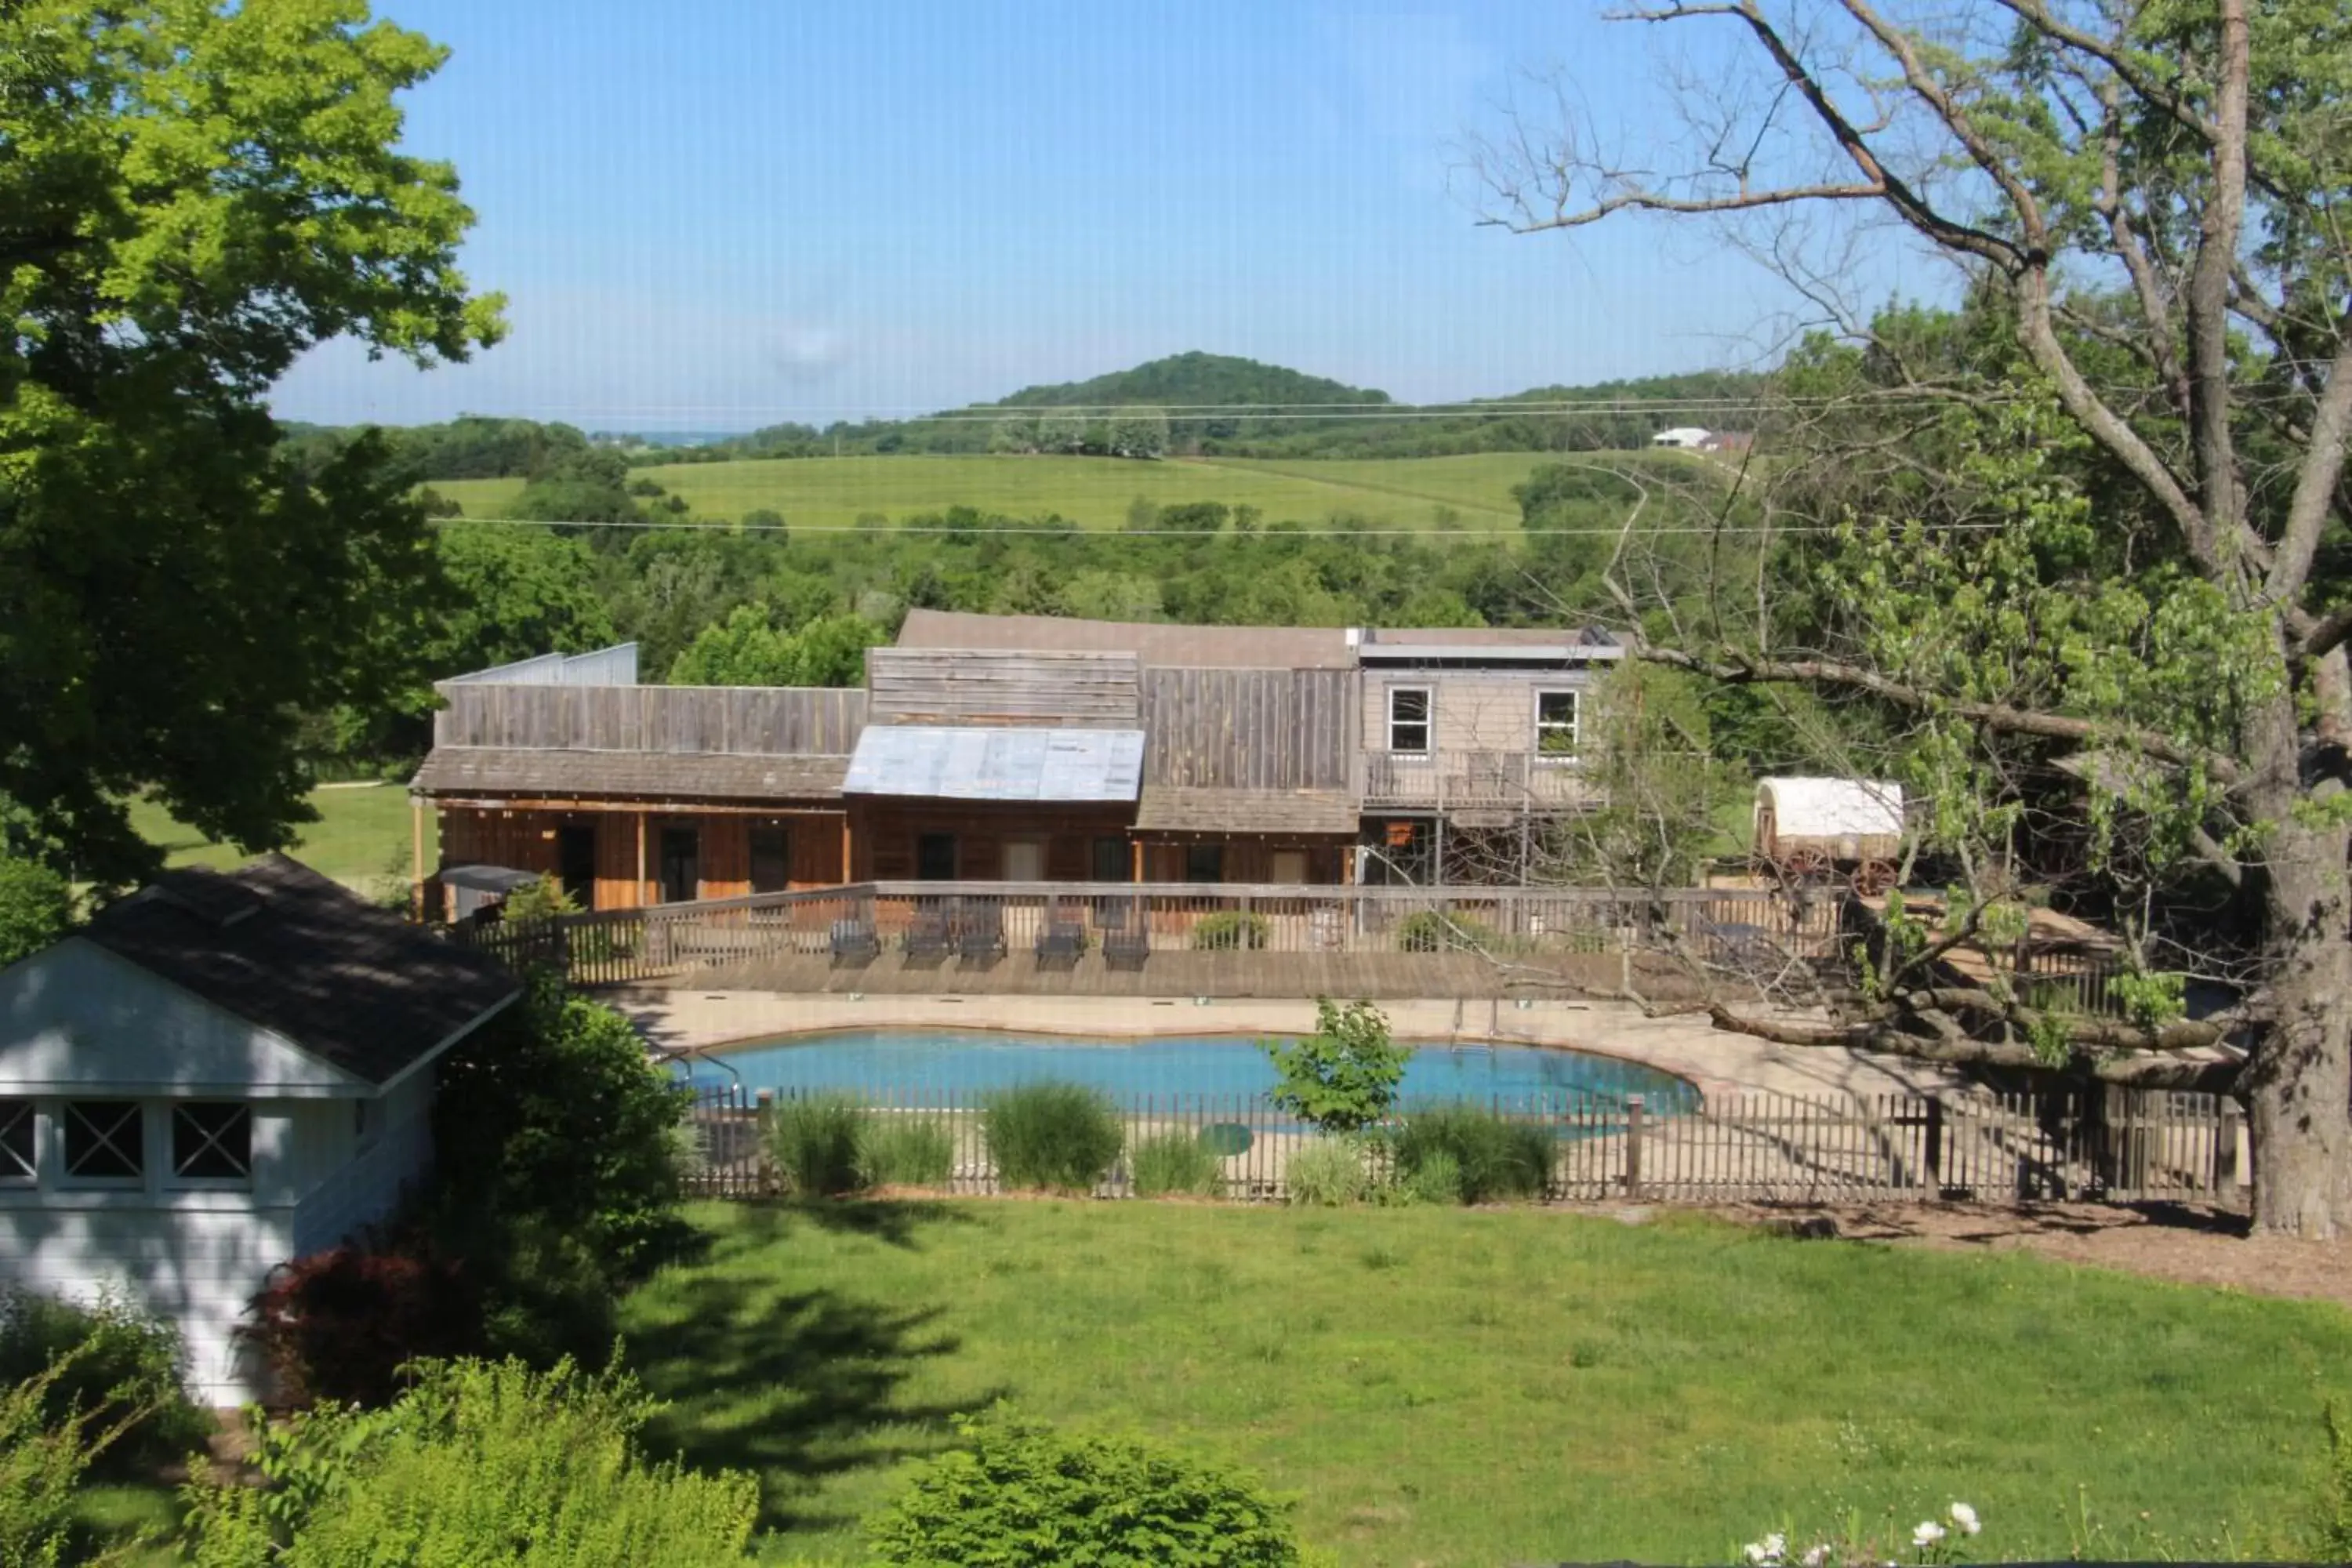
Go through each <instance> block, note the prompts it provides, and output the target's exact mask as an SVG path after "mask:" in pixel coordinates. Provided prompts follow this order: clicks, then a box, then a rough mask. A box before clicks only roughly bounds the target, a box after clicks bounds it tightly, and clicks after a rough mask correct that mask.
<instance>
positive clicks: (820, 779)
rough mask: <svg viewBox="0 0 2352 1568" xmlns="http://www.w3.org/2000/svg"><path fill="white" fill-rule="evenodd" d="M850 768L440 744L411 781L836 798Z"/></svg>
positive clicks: (819, 760) (438, 790) (722, 755)
mask: <svg viewBox="0 0 2352 1568" xmlns="http://www.w3.org/2000/svg"><path fill="white" fill-rule="evenodd" d="M848 771H849V759H848V758H847V757H823V756H753V755H739V754H736V753H733V752H586V751H560V750H546V751H539V750H533V749H530V748H525V747H506V746H436V747H434V748H433V751H432V754H431V755H429V756H427V757H426V758H425V765H424V766H423V767H422V768H420V769H418V770H417V773H416V779H415V783H413V784H411V785H410V786H409V787H410V788H411V789H414V790H415V791H416V792H417V793H418V794H420V795H467V794H473V793H480V794H485V795H536V796H542V797H547V798H560V799H565V800H569V799H572V798H573V797H575V796H579V795H617V796H622V797H625V798H627V799H631V800H745V801H769V800H831V799H834V798H835V797H837V796H839V795H840V794H841V780H842V775H843V774H845V773H847V772H848Z"/></svg>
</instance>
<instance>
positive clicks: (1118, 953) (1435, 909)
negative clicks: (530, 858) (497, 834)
mask: <svg viewBox="0 0 2352 1568" xmlns="http://www.w3.org/2000/svg"><path fill="white" fill-rule="evenodd" d="M1049 932H1052V933H1055V934H1056V935H1059V936H1063V937H1065V938H1066V937H1067V936H1068V935H1070V934H1071V933H1073V932H1075V934H1076V945H1077V947H1078V950H1079V952H1080V954H1081V955H1084V956H1086V957H1087V958H1088V959H1089V960H1090V961H1094V962H1104V963H1118V962H1131V963H1148V962H1149V959H1150V954H1151V953H1153V952H1177V951H1181V952H1251V953H1277V954H1279V953H1375V952H1377V953H1423V954H1436V955H1443V954H1450V953H1465V952H1468V953H1478V954H1483V955H1485V956H1486V957H1489V958H1492V959H1495V960H1496V961H1498V962H1500V963H1520V962H1526V963H1541V962H1542V961H1543V960H1544V959H1546V958H1547V957H1557V956H1562V955H1570V954H1580V953H1588V954H1589V953H1601V952H1611V953H1613V952H1638V951H1644V950H1654V949H1658V948H1662V947H1668V946H1675V945H1681V946H1683V947H1685V949H1686V950H1688V951H1693V952H1698V953H1700V954H1701V955H1702V956H1707V957H1714V958H1721V959H1724V960H1725V961H1726V962H1739V963H1745V962H1750V961H1753V960H1755V958H1756V956H1757V954H1758V953H1759V952H1769V953H1771V954H1772V955H1774V956H1775V957H1776V958H1778V959H1784V960H1789V961H1794V962H1808V961H1811V960H1815V959H1822V958H1827V957H1829V956H1831V955H1832V954H1833V953H1835V952H1836V951H1837V949H1838V940H1839V939H1838V933H1837V910H1836V907H1835V905H1834V904H1832V903H1831V902H1829V901H1828V900H1816V901H1815V902H1814V903H1812V904H1811V905H1810V906H1807V907H1804V908H1802V909H1799V908H1798V907H1796V906H1793V905H1791V904H1790V901H1789V900H1786V899H1784V898H1781V897H1780V896H1779V895H1777V894H1774V893H1770V892H1763V891H1753V890H1748V889H1667V890H1664V891H1660V892H1657V893H1652V894H1627V893H1624V892H1621V891H1615V890H1608V889H1560V888H1469V887H1459V888H1391V887H1311V888H1302V887H1294V886H1275V885H1268V886H1240V885H1216V886H1207V885H1192V884H1164V883H1128V882H1087V883H1071V884H1047V883H1018V882H870V883H857V884H852V885H850V886H845V887H840V888H826V889H816V890H812V891H803V892H790V893H759V894H753V895H751V896H749V897H745V898H736V899H711V900H699V901H697V902H693V903H679V904H656V905H653V906H650V907H648V908H645V909H635V910H597V911H595V912H593V913H588V914H575V915H562V916H559V917H557V918H555V919H554V920H552V921H541V922H534V923H531V924H529V925H521V924H517V925H505V924H496V925H488V926H479V927H464V928H460V931H459V934H460V938H461V940H463V941H466V942H469V943H471V944H473V945H475V946H477V947H479V948H481V949H483V950H484V951H487V952H493V953H496V954H498V955H499V956H500V957H502V958H505V959H507V960H509V962H514V963H522V962H535V963H552V964H556V965H560V966H561V967H562V968H563V969H564V971H565V972H566V973H567V974H568V975H569V976H570V977H571V978H572V980H573V981H574V982H576V983H578V984H591V985H595V984H624V983H627V982H631V981H637V980H650V979H659V978H664V977H667V976H671V975H676V974H680V973H686V972H688V971H689V970H691V969H694V968H697V967H699V966H703V965H707V964H713V963H741V962H746V961H751V960H756V959H760V958H766V957H778V956H783V955H787V954H808V955H835V956H839V957H842V958H844V959H845V961H851V962H855V961H857V960H859V959H861V958H872V957H877V956H879V955H881V954H883V953H892V952H903V953H908V954H909V955H910V956H912V955H916V954H918V953H920V955H921V956H924V957H931V956H937V957H940V958H941V959H943V960H947V961H952V962H956V963H966V962H989V961H992V960H995V959H1034V960H1035V961H1037V962H1047V961H1049V959H1051V958H1054V957H1059V956H1063V955H1064V954H1063V953H1062V952H1060V951H1055V952H1048V950H1049V949H1054V948H1055V944H1054V943H1051V942H1044V941H1041V939H1042V938H1044V937H1045V936H1046V935H1047V934H1048V933H1049ZM990 933H994V935H995V937H996V939H997V940H996V941H995V942H989V941H987V940H986V939H987V938H988V936H989V934H990ZM968 938H970V939H971V940H970V941H968V940H967V939H968ZM1065 946H1066V943H1065ZM934 950H936V951H934ZM1743 955H1745V956H1744V957H1743Z"/></svg>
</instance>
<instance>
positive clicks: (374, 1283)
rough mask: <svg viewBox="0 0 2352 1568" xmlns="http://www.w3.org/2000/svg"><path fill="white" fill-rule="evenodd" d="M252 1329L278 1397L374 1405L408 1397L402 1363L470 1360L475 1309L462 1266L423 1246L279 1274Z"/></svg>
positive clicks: (256, 1303)
mask: <svg viewBox="0 0 2352 1568" xmlns="http://www.w3.org/2000/svg"><path fill="white" fill-rule="evenodd" d="M253 1315H254V1322H253V1324H252V1325H251V1326H250V1327H249V1328H247V1330H246V1334H247V1337H248V1338H249V1339H250V1340H251V1341H252V1342H254V1343H255V1344H256V1345H257V1346H258V1347H259V1349H260V1351H261V1353H262V1355H263V1357H264V1358H265V1359H266V1360H267V1361H268V1364H269V1368H270V1371H271V1373H273V1374H274V1375H275V1377H276V1379H277V1391H278V1397H279V1398H280V1399H282V1400H284V1401H286V1402H287V1403H289V1404H295V1405H308V1404H311V1403H313V1402H315V1401H318V1400H321V1399H326V1400H332V1401H334V1402H336V1403H338V1404H342V1403H348V1402H352V1401H357V1402H358V1403H360V1404H362V1405H368V1406H370V1407H373V1406H376V1405H383V1404H384V1403H385V1402H387V1401H389V1400H390V1399H392V1398H393V1396H394V1394H397V1393H398V1392H399V1389H400V1379H399V1377H398V1375H397V1373H398V1372H399V1370H400V1367H401V1366H402V1365H403V1363H407V1362H411V1361H415V1360H416V1359H418V1358H419V1357H423V1356H453V1355H459V1354H463V1353H464V1352H466V1351H467V1350H468V1349H470V1348H471V1347H470V1346H469V1344H468V1341H469V1339H470V1338H471V1337H472V1331H471V1324H472V1323H473V1321H474V1317H475V1314H474V1311H473V1310H472V1308H471V1305H470V1303H469V1302H468V1300H467V1290H466V1280H465V1277H464V1275H463V1274H462V1273H461V1271H460V1270H459V1269H458V1268H457V1265H455V1264H454V1263H450V1262H448V1261H446V1260H444V1259H441V1258H435V1257H433V1256H432V1255H431V1254H430V1253H429V1252H427V1251H426V1250H425V1248H424V1247H420V1246H415V1245H406V1246H397V1245H383V1244H378V1245H373V1246H372V1245H367V1244H365V1243H359V1244H352V1245H346V1246H342V1247H335V1248H334V1249H332V1250H331V1251H328V1252H320V1253H313V1254H312V1255H311V1256H310V1257H308V1258H299V1259H297V1260H296V1261H294V1262H292V1263H286V1264H280V1265H279V1266H278V1268H275V1269H273V1270H272V1271H271V1273H270V1276H269V1282H268V1284H267V1285H266V1286H264V1287H263V1288H262V1291H261V1293H260V1294H259V1295H258V1296H257V1297H255V1298H254V1300H253Z"/></svg>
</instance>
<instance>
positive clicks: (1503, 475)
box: [433, 452, 1546, 529]
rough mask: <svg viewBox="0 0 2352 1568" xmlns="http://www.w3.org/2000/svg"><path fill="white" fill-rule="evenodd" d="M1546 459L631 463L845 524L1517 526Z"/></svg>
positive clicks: (469, 491)
mask: <svg viewBox="0 0 2352 1568" xmlns="http://www.w3.org/2000/svg"><path fill="white" fill-rule="evenodd" d="M1545 460H1546V459H1545V458H1544V456H1543V455H1542V454H1540V453H1534V452H1498V453H1491V454H1481V455H1477V456H1473V457H1464V458H1392V459H1386V460H1365V461H1330V462H1318V461H1295V462H1258V461H1251V460H1244V459H1228V458H1203V459H1192V458H1184V459H1178V460H1173V461H1170V462H1160V463H1139V462H1129V461H1123V460H1120V459H1118V458H1014V457H996V458H985V457H981V458H928V457H898V458H791V459H775V460H765V461H761V460H747V461H742V462H732V463H677V464H666V465H663V466H661V467H658V468H643V469H639V470H637V473H638V474H640V475H642V476H643V477H645V478H646V479H652V480H653V481H654V482H655V483H656V484H658V485H661V486H662V487H663V488H665V489H667V490H669V491H670V492H671V493H672V494H674V495H678V496H682V497H684V498H685V499H686V500H687V501H688V504H689V505H691V506H692V507H693V509H694V510H695V512H696V513H697V514H698V515H699V516H701V517H705V518H719V517H723V518H740V517H741V516H742V515H743V514H744V513H745V512H747V511H750V510H753V509H755V508H760V507H766V508H769V509H770V510H774V511H778V512H781V513H782V514H783V516H784V519H785V521H787V522H792V523H800V524H803V525H808V526H819V525H831V526H835V527H839V526H845V525H847V524H851V523H854V522H856V521H857V517H858V514H859V513H861V512H880V513H882V514H883V515H885V516H886V517H888V518H889V519H890V520H891V521H894V522H896V521H902V520H904V519H905V518H906V517H907V516H908V515H909V514H910V513H914V512H921V511H944V510H946V509H947V508H949V507H950V506H956V505H964V506H973V507H978V508H980V509H982V510H985V511H993V512H999V513H1003V515H1006V516H1009V517H1038V516H1043V515H1045V513H1047V512H1059V513H1060V514H1061V515H1062V516H1064V517H1066V518H1068V519H1070V520H1071V521H1074V522H1077V523H1081V524H1084V525H1085V526H1087V527H1089V528H1118V527H1122V526H1124V525H1125V524H1126V521H1127V509H1128V505H1129V502H1131V501H1133V500H1135V498H1136V497H1138V496H1143V497H1147V498H1149V499H1150V500H1153V501H1155V502H1157V503H1159V504H1160V505H1162V506H1170V505H1176V504H1181V503H1182V502H1186V501H1201V500H1213V501H1223V502H1225V503H1226V504H1227V505H1229V506H1243V505H1247V506H1255V507H1256V508H1257V509H1258V510H1260V511H1262V512H1264V513H1265V519H1266V521H1269V522H1275V521H1285V520H1289V521H1298V522H1306V523H1318V522H1321V521H1323V520H1324V519H1325V518H1327V517H1329V516H1330V515H1331V514H1332V513H1334V512H1351V513H1355V514H1357V515H1359V516H1360V517H1362V518H1364V519H1365V520H1367V521H1372V522H1377V523H1383V524H1386V525H1388V526H1390V527H1395V528H1424V527H1429V526H1433V523H1434V522H1435V520H1436V516H1437V511H1438V509H1439V508H1441V507H1444V508H1450V509H1452V510H1454V512H1455V513H1457V514H1458V515H1459V516H1460V518H1461V520H1462V522H1463V525H1464V526H1465V527H1468V528H1484V529H1492V528H1516V527H1517V526H1518V521H1519V509H1518V503H1517V501H1515V500H1512V499H1511V487H1512V486H1514V485H1516V484H1517V483H1519V482H1520V481H1521V480H1523V479H1526V478H1527V477H1528V472H1529V471H1530V470H1531V469H1533V468H1535V467H1536V466H1537V465H1538V464H1539V463H1542V462H1544V461H1545ZM433 488H434V489H436V490H438V491H439V492H440V493H442V494H443V495H445V496H447V497H448V498H449V499H451V500H455V501H457V503H458V504H459V505H461V506H463V507H464V508H465V510H466V511H467V513H468V514H469V515H471V516H475V517H495V516H499V515H500V514H501V511H502V510H503V509H504V508H505V507H507V506H509V505H510V504H511V503H512V502H513V500H514V499H515V497H516V496H517V495H519V494H520V493H521V491H522V481H521V480H520V479H449V480H436V482H435V483H434V485H433Z"/></svg>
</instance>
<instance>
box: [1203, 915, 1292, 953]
mask: <svg viewBox="0 0 2352 1568" xmlns="http://www.w3.org/2000/svg"><path fill="white" fill-rule="evenodd" d="M1272 929H1273V927H1272V925H1271V923H1270V922H1269V921H1267V920H1266V918H1265V916H1264V915H1262V914H1259V913H1258V912H1257V911H1256V910H1250V911H1248V912H1247V913H1244V912H1243V911H1242V910H1220V911H1218V912H1217V913H1215V914H1213V915H1202V917H1201V918H1200V919H1199V920H1198V921H1194V922H1193V925H1192V947H1193V950H1194V951H1195V952H1234V951H1235V950H1236V949H1240V948H1247V949H1249V950H1250V951H1251V952H1257V951H1259V950H1260V949H1262V948H1264V947H1265V940H1266V935H1267V933H1268V932H1269V931H1271V930H1272Z"/></svg>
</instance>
